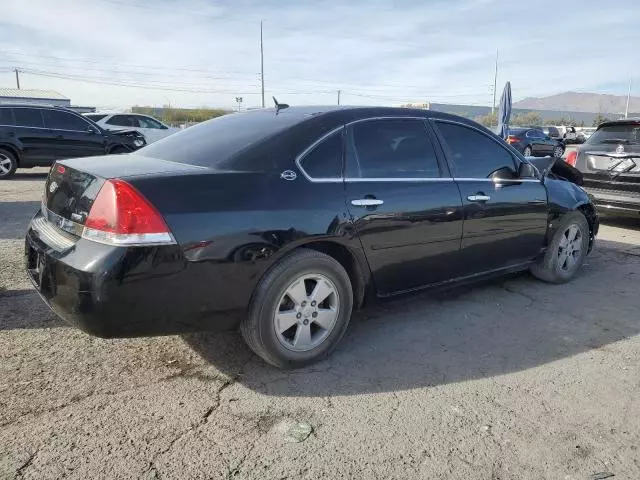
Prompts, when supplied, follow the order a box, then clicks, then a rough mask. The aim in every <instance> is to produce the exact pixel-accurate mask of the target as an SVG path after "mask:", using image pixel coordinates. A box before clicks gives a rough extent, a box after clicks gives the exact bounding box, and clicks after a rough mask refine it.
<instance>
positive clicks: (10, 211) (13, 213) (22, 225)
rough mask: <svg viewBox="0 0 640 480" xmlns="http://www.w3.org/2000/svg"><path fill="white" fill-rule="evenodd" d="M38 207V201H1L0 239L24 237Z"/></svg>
mask: <svg viewBox="0 0 640 480" xmlns="http://www.w3.org/2000/svg"><path fill="white" fill-rule="evenodd" d="M39 208H40V202H34V201H28V202H1V203H0V239H7V240H8V239H18V238H24V235H25V233H26V232H27V226H28V225H29V222H30V221H31V218H32V217H33V215H35V213H36V212H37V211H38V209H39Z"/></svg>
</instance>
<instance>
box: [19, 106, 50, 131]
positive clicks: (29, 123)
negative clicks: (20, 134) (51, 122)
mask: <svg viewBox="0 0 640 480" xmlns="http://www.w3.org/2000/svg"><path fill="white" fill-rule="evenodd" d="M13 115H14V117H15V119H16V125H17V126H19V127H39V128H43V127H44V123H42V114H41V113H40V110H38V109H37V108H14V109H13Z"/></svg>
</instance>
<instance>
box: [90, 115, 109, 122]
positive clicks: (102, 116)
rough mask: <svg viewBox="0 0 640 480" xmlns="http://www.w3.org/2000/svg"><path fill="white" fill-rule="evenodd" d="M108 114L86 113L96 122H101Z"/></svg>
mask: <svg viewBox="0 0 640 480" xmlns="http://www.w3.org/2000/svg"><path fill="white" fill-rule="evenodd" d="M106 116H107V115H106V114H105V113H92V114H91V115H85V117H87V118H88V119H89V120H93V121H94V122H99V121H100V120H102V119H103V118H104V117H106Z"/></svg>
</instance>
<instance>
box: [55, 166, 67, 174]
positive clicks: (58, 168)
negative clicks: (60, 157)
mask: <svg viewBox="0 0 640 480" xmlns="http://www.w3.org/2000/svg"><path fill="white" fill-rule="evenodd" d="M56 170H57V171H58V173H64V172H65V171H66V168H64V167H63V166H62V165H57V166H56Z"/></svg>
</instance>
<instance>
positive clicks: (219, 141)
mask: <svg viewBox="0 0 640 480" xmlns="http://www.w3.org/2000/svg"><path fill="white" fill-rule="evenodd" d="M300 122H301V119H300V116H299V115H293V114H288V113H287V111H286V110H285V111H282V112H280V113H279V114H278V115H276V114H275V113H274V111H273V110H271V109H270V110H253V111H250V112H245V113H230V114H227V115H223V116H222V117H218V118H214V119H212V120H208V121H206V122H202V123H199V124H198V125H194V126H193V127H189V128H187V129H185V130H182V131H180V132H178V133H176V134H175V135H169V136H168V137H165V138H163V139H162V140H159V141H157V142H154V143H152V144H151V145H149V146H147V147H144V148H142V149H140V150H137V151H136V155H144V156H147V157H154V158H159V159H161V160H169V161H172V162H178V163H186V164H189V165H199V166H202V167H214V168H215V167H221V168H229V165H228V164H229V160H230V159H231V158H232V157H234V156H235V155H237V154H239V153H241V152H243V151H245V150H247V149H248V148H250V147H251V146H252V145H255V144H257V143H259V142H261V141H263V140H266V139H267V138H268V137H270V136H272V135H275V134H277V133H280V132H283V131H285V130H287V129H288V128H290V127H293V126H294V125H296V124H298V123H300ZM265 162H266V160H265ZM246 168H252V169H253V168H254V166H253V165H250V166H247V167H246ZM255 168H256V169H257V170H262V169H263V167H262V165H259V164H257V165H255Z"/></svg>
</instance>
